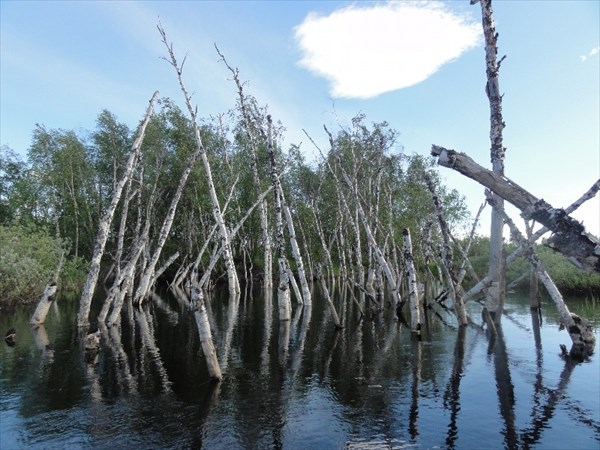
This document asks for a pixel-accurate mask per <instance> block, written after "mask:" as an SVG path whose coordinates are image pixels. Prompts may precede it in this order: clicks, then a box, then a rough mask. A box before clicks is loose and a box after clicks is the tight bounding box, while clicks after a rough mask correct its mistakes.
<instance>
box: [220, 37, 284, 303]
mask: <svg viewBox="0 0 600 450" xmlns="http://www.w3.org/2000/svg"><path fill="white" fill-rule="evenodd" d="M215 47H216V46H215ZM217 53H218V54H219V56H220V57H221V59H222V60H223V62H224V63H225V65H226V66H227V68H228V69H229V71H230V72H231V73H232V75H233V80H234V81H235V85H236V86H237V89H238V98H239V101H240V109H241V112H242V117H243V119H244V127H245V128H246V135H247V136H248V140H249V142H250V150H251V152H252V161H251V164H250V165H251V169H252V180H253V181H254V189H255V190H256V196H257V197H258V196H260V193H261V190H262V189H261V185H260V178H259V176H258V156H257V155H258V151H257V149H258V146H257V143H256V138H255V136H254V133H252V126H251V120H250V114H249V112H248V105H247V104H246V97H245V95H244V91H243V87H242V83H241V82H240V79H239V76H238V75H239V72H238V70H237V69H233V68H232V67H231V66H230V65H229V64H228V63H227V60H226V59H225V57H224V56H223V55H222V54H221V52H220V51H219V49H218V48H217ZM258 211H259V213H260V230H261V234H262V245H263V247H264V286H265V290H266V291H268V292H271V290H272V289H273V253H272V251H271V234H270V233H269V223H268V216H267V201H266V199H263V201H262V202H261V203H260V205H259V209H258Z"/></svg>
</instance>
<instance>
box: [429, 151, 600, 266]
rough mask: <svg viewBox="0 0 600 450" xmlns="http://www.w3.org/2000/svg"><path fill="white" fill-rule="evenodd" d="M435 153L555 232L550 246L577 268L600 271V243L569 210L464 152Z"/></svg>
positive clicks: (442, 164)
mask: <svg viewBox="0 0 600 450" xmlns="http://www.w3.org/2000/svg"><path fill="white" fill-rule="evenodd" d="M431 154H432V155H433V156H437V157H438V164H439V165H441V166H444V167H449V168H451V169H454V170H456V171H457V172H459V173H461V174H463V175H465V176H467V177H469V178H471V179H473V180H475V181H477V182H478V183H480V184H482V185H483V186H485V187H487V188H488V189H490V190H491V191H493V192H494V193H495V194H497V195H499V196H500V197H502V198H503V199H505V200H506V201H508V202H510V203H512V204H513V205H514V206H516V207H517V208H519V209H520V210H521V215H522V216H523V217H524V218H525V219H527V220H535V221H536V222H539V223H541V224H542V225H544V226H546V227H547V228H548V229H550V230H552V231H553V233H554V234H553V235H552V237H551V238H550V239H548V241H547V245H549V246H550V247H552V248H553V249H555V250H557V251H559V252H561V253H563V254H565V255H566V256H568V257H569V260H570V261H571V262H573V263H574V264H575V265H576V266H577V267H579V268H582V269H585V270H595V271H596V272H600V241H599V240H598V239H597V238H596V237H594V236H592V235H591V234H589V233H587V232H586V231H585V228H584V227H583V225H582V224H581V223H579V222H578V221H577V220H575V219H573V218H572V217H570V216H569V215H568V214H567V213H566V212H565V210H563V209H556V208H553V207H552V205H550V204H548V203H546V202H545V201H544V200H542V199H538V198H536V197H534V196H533V195H532V194H530V193H529V192H527V191H526V190H525V189H523V188H522V187H521V186H519V185H518V184H516V183H515V182H513V181H511V180H509V179H508V178H505V177H501V176H499V175H497V174H495V173H493V172H491V171H489V170H487V169H485V168H484V167H481V166H480V165H479V164H477V163H476V162H475V161H473V160H472V159H471V158H470V157H468V156H467V155H465V154H464V153H459V152H456V151H454V150H448V149H446V148H444V147H439V146H437V145H434V146H432V148H431Z"/></svg>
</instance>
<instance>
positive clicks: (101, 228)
mask: <svg viewBox="0 0 600 450" xmlns="http://www.w3.org/2000/svg"><path fill="white" fill-rule="evenodd" d="M157 98H158V91H156V92H155V93H154V95H153V96H152V99H150V104H149V105H148V109H147V110H146V117H145V118H144V122H143V123H142V126H141V127H140V129H139V131H138V135H137V137H136V139H135V141H134V142H133V145H132V146H131V152H130V154H129V159H128V160H127V164H126V165H125V169H124V171H123V177H122V178H121V180H119V183H118V184H117V186H116V187H115V190H114V192H113V198H112V200H111V202H110V205H109V206H108V208H107V210H106V212H105V213H104V215H103V216H102V220H101V221H100V224H99V225H98V236H97V237H96V245H95V246H94V254H93V256H92V260H91V262H90V270H89V272H88V276H87V279H86V281H85V286H84V287H83V292H82V294H81V300H80V303H79V313H78V314H77V325H78V326H79V327H86V326H88V325H89V315H90V307H91V305H92V297H93V296H94V291H95V289H96V283H97V282H98V275H99V273H100V262H101V261H102V256H103V255H104V248H105V246H106V241H107V239H108V233H109V230H110V225H111V224H112V220H113V217H114V215H115V210H116V209H117V204H118V203H119V200H120V199H121V193H122V192H123V187H125V184H126V183H127V182H128V181H129V178H130V177H131V174H132V173H133V168H134V165H135V162H136V161H137V159H138V157H139V154H140V150H141V148H142V141H143V140H144V134H145V133H146V127H147V126H148V123H149V122H150V117H151V116H152V112H153V108H154V102H155V101H156V99H157Z"/></svg>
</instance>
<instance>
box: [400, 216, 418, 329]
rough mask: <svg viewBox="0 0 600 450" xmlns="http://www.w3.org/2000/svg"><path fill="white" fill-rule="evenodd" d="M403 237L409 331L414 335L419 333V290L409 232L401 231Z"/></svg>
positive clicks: (406, 230)
mask: <svg viewBox="0 0 600 450" xmlns="http://www.w3.org/2000/svg"><path fill="white" fill-rule="evenodd" d="M402 235H403V236H404V263H405V264H406V273H407V277H408V301H409V305H410V329H411V331H412V332H413V333H415V334H420V333H421V313H420V311H419V289H418V283H417V271H416V270H415V264H414V260H413V254H412V242H411V239H410V230H409V229H408V228H405V229H404V230H402Z"/></svg>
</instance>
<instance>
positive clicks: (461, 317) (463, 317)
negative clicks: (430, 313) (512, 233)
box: [423, 172, 468, 326]
mask: <svg viewBox="0 0 600 450" xmlns="http://www.w3.org/2000/svg"><path fill="white" fill-rule="evenodd" d="M423 175H424V177H425V183H426V184H427V188H428V189H429V192H431V197H432V200H433V204H434V206H435V209H436V211H435V213H436V215H437V219H438V223H439V226H440V231H441V232H442V240H443V243H444V246H443V249H442V253H441V257H442V269H443V270H444V273H445V275H446V278H447V279H448V292H449V296H450V297H452V301H453V304H454V311H455V312H456V318H457V319H458V323H459V325H460V326H465V325H467V324H468V318H467V312H466V310H465V304H464V302H463V300H462V288H461V287H460V285H459V284H458V279H457V276H456V273H455V271H454V269H453V267H452V263H453V258H452V247H451V246H450V229H449V228H448V224H447V222H446V219H445V218H444V215H443V213H442V206H441V204H440V200H439V198H438V195H437V193H436V192H435V187H434V186H433V183H432V182H431V178H429V176H428V175H427V172H423Z"/></svg>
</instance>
